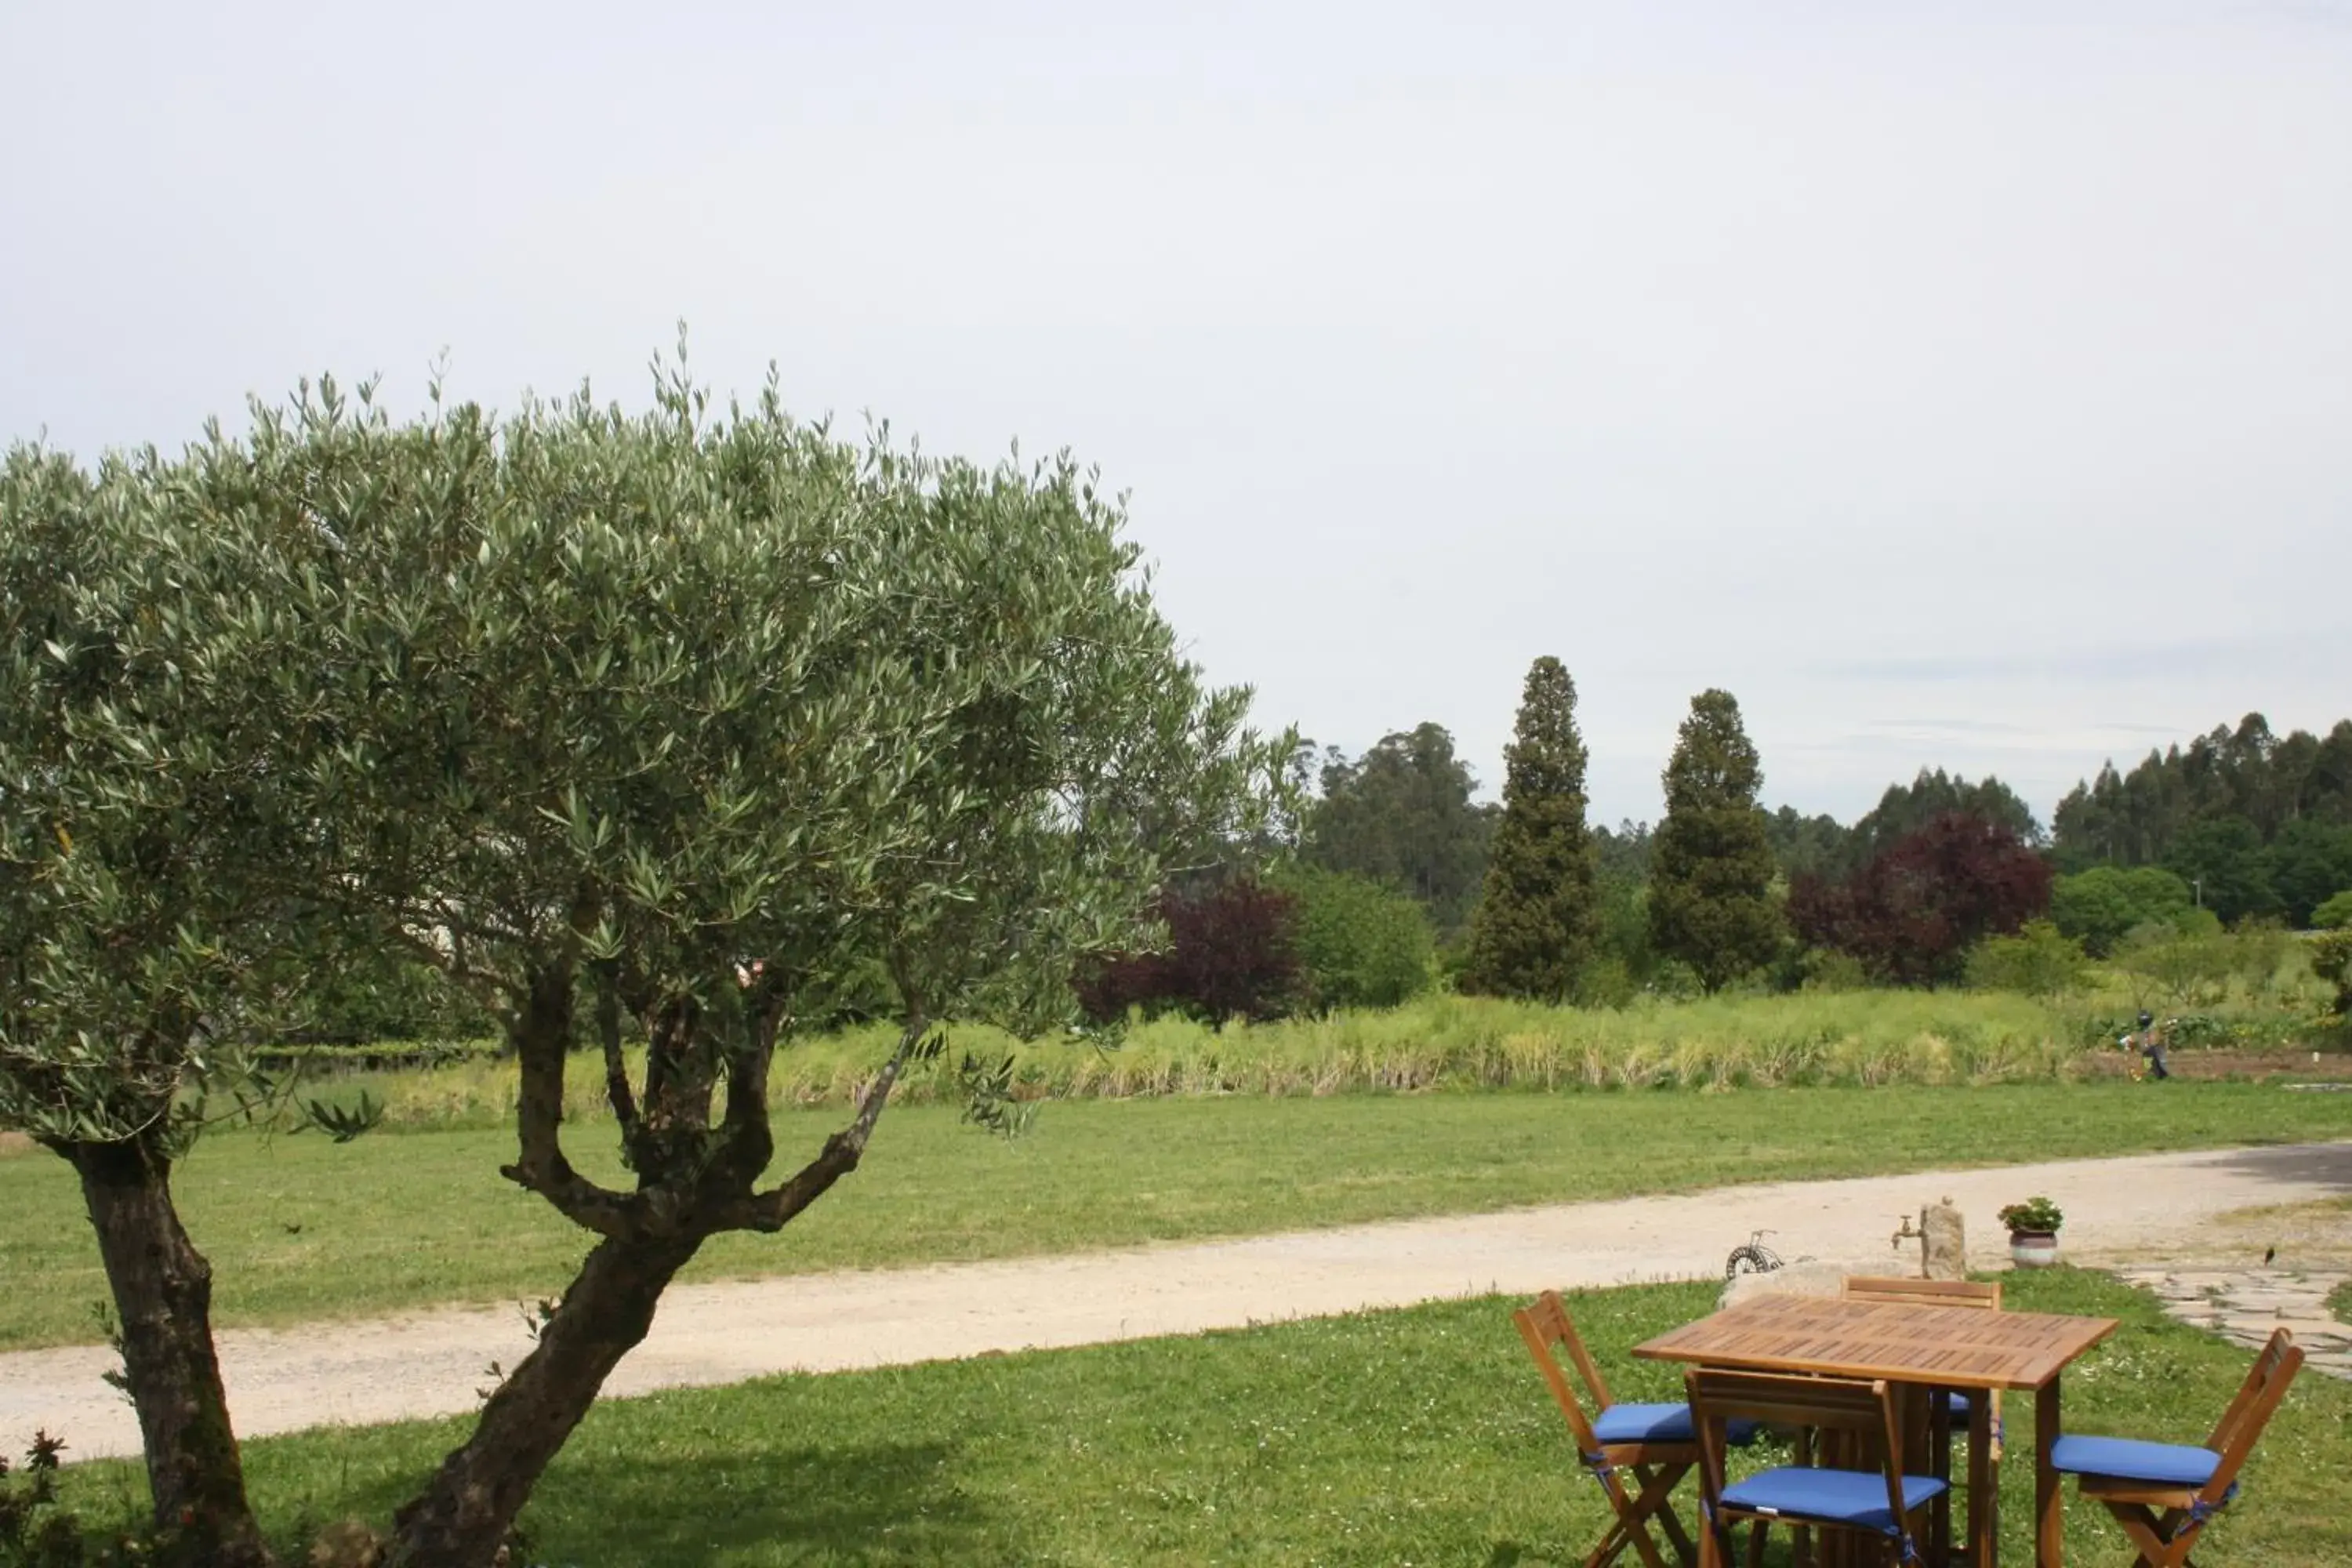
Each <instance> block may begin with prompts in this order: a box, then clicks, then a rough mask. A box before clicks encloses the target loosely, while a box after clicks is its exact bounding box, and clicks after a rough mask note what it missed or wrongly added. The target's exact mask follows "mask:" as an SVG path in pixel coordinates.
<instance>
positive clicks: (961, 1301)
mask: <svg viewBox="0 0 2352 1568" xmlns="http://www.w3.org/2000/svg"><path fill="white" fill-rule="evenodd" d="M2035 1193H2046V1194H2049V1195H2050V1196H2052V1197H2053V1198H2055V1199H2056V1200H2057V1201H2058V1204H2059V1205H2060V1206H2061V1207H2062V1208H2063V1209H2064V1210H2065V1212H2066V1215H2067V1221H2066V1231H2065V1244H2066V1247H2067V1250H2068V1254H2069V1256H2070V1257H2072V1258H2077V1259H2081V1260H2085V1261H2128V1260H2131V1259H2134V1258H2146V1257H2147V1256H2149V1255H2151V1254H2156V1253H2161V1252H2164V1251H2166V1250H2167V1249H2168V1248H2169V1247H2172V1246H2173V1245H2174V1244H2176V1243H2177V1242H2178V1241H2179V1237H2181V1236H2182V1235H2183V1233H2184V1232H2185V1231H2187V1230H2189V1229H2191V1228H2194V1227H2197V1226H2202V1225H2204V1224H2205V1223H2206V1222H2208V1221H2210V1220H2213V1219H2215V1218H2217V1217H2218V1216H2220V1215H2223V1214H2227V1213H2230V1212H2231V1211H2235V1210H2241V1209H2245V1208H2250V1207H2254V1206H2257V1205H2290V1204H2308V1203H2312V1202H2315V1201H2316V1200H2320V1199H2326V1198H2336V1197H2342V1196H2345V1195H2347V1194H2352V1142H2340V1143H2324V1144H2306V1145H2300V1146H2289V1147H2282V1148H2269V1149H2247V1150H2221V1151H2211V1150H2207V1151H2200V1152H2195V1153H2182V1154H2158V1155H2147V1156H2138V1157H2134V1158H2129V1159H2120V1160H2079V1161H2068V1162H2063V1163H2052V1164H2039V1165H2021V1166H2010V1167H2005V1168H1997V1169H1990V1170H1974V1171H1953V1172H1927V1173H1917V1174H1913V1175H1907V1176H1875V1177H1866V1178H1862V1179H1858V1180H1849V1181H1834V1182H1780V1183H1773V1184H1768V1185H1759V1186H1744V1187H1728V1188H1721V1189H1717V1190H1715V1191H1711V1192H1705V1193H1697V1194H1685V1195H1681V1196H1673V1197H1648V1198H1632V1199H1626V1200H1622V1201H1618V1202H1612V1203H1595V1204H1570V1205H1557V1206H1552V1207H1546V1208H1528V1209H1517V1210H1512V1211H1509V1212H1507V1213H1503V1214H1489V1215H1459V1216H1451V1217H1444V1218H1437V1219H1422V1220H1410V1221H1402V1222H1397V1223H1391V1224H1383V1225H1368V1226H1349V1227H1346V1228H1343V1229H1333V1230H1321V1231H1306V1232H1298V1233H1295V1234H1289V1235H1281V1236H1263V1237H1249V1238H1245V1239H1241V1240H1233V1241H1213V1242H1200V1243H1186V1244H1181V1245H1167V1246H1158V1247H1134V1248H1127V1249H1122V1250H1119V1251H1114V1252H1098V1253H1086V1254H1080V1255H1076V1256H1066V1257H1049V1258H1013V1259H1009V1260H1005V1261H1002V1262H994V1263H973V1264H955V1265H948V1266H941V1267H936V1268H908V1269H891V1270H884V1271H876V1272H866V1273H841V1274H817V1275H802V1276H797V1277H793V1278H785V1279H762V1280H751V1281H743V1282H738V1283H721V1284H712V1285H694V1286H682V1287H679V1288H677V1289H672V1290H671V1291H670V1292H669V1294H668V1295H667V1297H666V1298H665V1299H664V1300H663V1303H662V1309H661V1315H660V1318H659V1320H658V1321H656V1323H655V1325H654V1331H653V1334H652V1337H651V1338H649V1339H648V1340H647V1341H646V1343H645V1344H643V1345H641V1346H640V1347H638V1349H637V1350H636V1352H635V1353H634V1354H632V1355H631V1356H630V1357H629V1358H628V1360H627V1361H625V1362H624V1363H622V1365H621V1367H620V1370H619V1371H618V1372H617V1373H615V1374H614V1377H613V1379H612V1381H611V1382H610V1383H609V1384H607V1385H606V1389H605V1392H606V1393H607V1394H643V1393H646V1392H648V1391H650V1390H653V1389H657V1388H667V1387H673V1386H677V1385H682V1384H723V1383H734V1382H738V1381H740V1380H741V1379H744V1378H749V1377H756V1376H759V1375H761V1374H762V1373H776V1372H786V1371H810V1372H831V1371H838V1370H842V1369H845V1368H852V1367H866V1366H878V1365H886V1364H890V1363H903V1362H914V1361H930V1360H941V1359H949V1358H954V1357H960V1356H970V1355H976V1354H980V1353H982V1352H992V1351H1013V1350H1023V1349H1031V1348H1044V1347H1050V1346H1059V1345H1079V1344H1091V1343H1097V1342H1103V1341H1108V1340H1121V1339H1137V1338H1142V1337H1146V1336H1150V1335H1155V1334H1177V1333H1192V1332H1196V1331H1201V1330H1204V1329H1219V1328H1239V1327H1244V1326H1246V1325H1248V1324H1251V1323H1260V1322H1266V1321H1274V1320H1279V1319H1285V1318H1296V1317H1313V1316H1318V1315H1323V1314H1328V1313H1336V1312H1346V1311H1352V1310H1358V1309H1361V1308H1371V1307H1398V1306H1406V1305H1410V1304H1411V1303H1413V1302H1416V1301H1426V1300H1435V1299H1438V1298H1444V1297H1459V1296H1464V1295H1472V1294H1482V1293H1485V1292H1488V1291H1496V1290H1500V1291H1508V1292H1511V1293H1514V1294H1518V1293H1527V1292H1532V1291H1535V1290H1537V1289H1542V1288H1543V1287H1546V1286H1571V1285H1616V1284H1628V1283H1634V1282H1639V1281H1644V1280H1657V1279H1692V1278H1713V1277H1716V1276H1717V1275H1719V1274H1720V1273H1721V1271H1722V1268H1723V1258H1724V1254H1725V1253H1726V1252H1727V1251H1728V1250H1729V1249H1730V1248H1731V1247H1734V1246H1736V1245H1738V1243H1740V1242H1742V1241H1744V1240H1746V1239H1747V1237H1748V1232H1749V1231H1751V1230H1757V1229H1769V1230H1771V1231H1773V1232H1774V1233H1775V1234H1774V1235H1773V1236H1771V1237H1769V1238H1768V1241H1769V1245H1771V1246H1772V1247H1776V1248H1777V1249H1778V1250H1779V1251H1780V1254H1781V1256H1782V1257H1784V1258H1789V1259H1790V1260H1792V1261H1793V1260H1794V1259H1797V1258H1802V1257H1811V1258H1820V1259H1823V1260H1830V1261H1837V1262H1848V1263H1853V1264H1855V1265H1857V1266H1861V1267H1864V1268H1876V1269H1879V1270H1882V1271H1894V1272H1900V1271H1903V1269H1904V1267H1905V1266H1906V1264H1907V1265H1908V1266H1909V1267H1912V1268H1916V1253H1909V1254H1906V1256H1903V1257H1898V1256H1897V1255H1896V1254H1895V1252H1894V1251H1893V1250H1892V1248H1891V1247H1890V1246H1889V1242H1888V1237H1890V1236H1891V1235H1892V1234H1893V1232H1894V1230H1895V1225H1896V1222H1897V1220H1898V1219H1899V1218H1900V1216H1902V1215H1906V1214H1916V1212H1917V1210H1918V1208H1919V1206H1920V1205H1922V1204H1923V1203H1927V1202H1930V1201H1933V1200H1935V1199H1937V1198H1943V1197H1949V1198H1951V1199H1952V1200H1954V1201H1955V1202H1956V1203H1958V1205H1960V1208H1961V1210H1962V1212H1963V1213H1964V1214H1965V1215H1966V1216H1967V1219H1968V1224H1969V1238H1970V1240H1971V1242H1972V1244H1973V1246H1974V1247H1975V1258H1974V1260H1975V1262H1976V1263H1977V1264H1978V1265H1979V1266H1983V1265H1986V1264H1990V1263H1993V1262H1996V1261H1998V1260H1999V1259H2000V1258H2001V1256H2002V1254H2003V1253H2004V1252H2005V1241H2004V1238H2003V1237H2002V1235H2001V1232H2000V1227H1999V1226H1998V1224H1997V1223H1996V1222H1995V1220H1994V1218H1993V1215H1994V1213H1995V1211H1996V1210H1997V1209H1999V1208H2000V1205H2002V1204H2005V1203H2008V1202H2011V1201H2013V1200H2015V1199H2018V1198H2021V1197H2025V1196H2029V1195H2031V1194H2035ZM2248 1261H2249V1262H2253V1261H2255V1259H2252V1258H2250V1259H2248ZM2281 1261H2282V1262H2286V1261H2289V1260H2288V1259H2284V1258H2282V1259H2281ZM220 1350H221V1360H222V1363H223V1366H224V1369H225V1373H226V1378H227V1383H228V1392H229V1403H230V1406H231V1409H232V1412H233V1414H234V1417H235V1420H236V1427H237V1430H238V1432H239V1433H240V1434H242V1435H244V1436H261V1435H264V1434H268V1433H272V1432H288V1431H294V1430H297V1429H299V1428H301V1427H306V1426H319V1425H322V1424H328V1423H355V1424H357V1423H373V1422H380V1421H392V1420H397V1419H400V1418H403V1417H407V1416H418V1415H448V1414H452V1413H457V1412H463V1411H467V1410H470V1409H472V1408H474V1406H475V1405H476V1404H477V1402H478V1394H477V1393H476V1391H477V1390H478V1389H480V1388H482V1387H484V1386H485V1385H486V1384H488V1382H489V1381H490V1379H489V1377H488V1372H487V1368H488V1365H489V1363H491V1362H493V1361H497V1362H500V1363H504V1364H506V1365H509V1366H511V1365H513V1364H514V1363H516V1362H517V1361H518V1360H520V1358H521V1357H522V1356H523V1355H525V1354H526V1353H528V1352H529V1350H530V1342H529V1338H528V1336H527V1335H526V1334H525V1332H524V1331H523V1326H522V1317H521V1314H520V1310H518V1309H517V1308H516V1307H515V1306H513V1305H510V1304H509V1305H506V1306H501V1307H496V1308H463V1309H450V1310H436V1311H432V1312H426V1313H419V1314H415V1315H412V1316H409V1317H405V1318H398V1319H393V1320H389V1321H376V1322H356V1323H343V1324H319V1325H306V1326H303V1327H299V1328H294V1329H287V1330H278V1331H272V1330H256V1329H243V1330H232V1331H227V1332H224V1333H223V1334H221V1336H220ZM112 1359H113V1358H112V1355H111V1353H110V1352H106V1351H103V1350H97V1349H90V1348H71V1349H65V1350H52V1351H28V1352H16V1353H13V1354H7V1355H0V1453H5V1452H11V1451H16V1450H21V1449H22V1448H23V1447H24V1445H25V1444H26V1441H28V1440H29V1438H30V1437H31V1435H32V1433H33V1430H34V1428H36V1427H37V1426H39V1427H47V1429H48V1430H50V1431H52V1432H55V1433H57V1434H58V1435H60V1436H63V1437H65V1438H66V1439H67V1441H68V1442H69V1443H70V1444H71V1445H72V1447H71V1448H70V1450H69V1453H70V1455H71V1457H73V1458H96V1457H99V1456H102V1455H109V1454H133V1453H136V1452H138V1449H139V1430H138V1425H137V1423H136V1421H135V1420H134V1419H133V1418H132V1415H131V1410H130V1408H129V1406H128V1405H127V1404H125V1403H124V1401H123V1400H122V1399H121V1396H120V1395H118V1394H115V1393H114V1391H113V1390H112V1389H110V1388H109V1387H108V1386H107V1385H106V1384H105V1383H104V1382H102V1381H101V1378H100V1374H101V1373H103V1372H105V1371H106V1370H107V1368H108V1367H109V1365H110V1364H111V1363H112Z"/></svg>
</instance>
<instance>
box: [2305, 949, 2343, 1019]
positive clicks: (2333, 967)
mask: <svg viewBox="0 0 2352 1568" xmlns="http://www.w3.org/2000/svg"><path fill="white" fill-rule="evenodd" d="M2311 972H2312V973H2314V974H2316V975H2317V976H2319V978H2321V979H2322V980H2325V981H2326V982H2327V983H2328V984H2330V985H2333V986H2335V987H2336V1014H2337V1016H2340V1017H2345V1018H2352V931H2323V932H2322V933H2320V934H2319V935H2318V936H2316V937H2314V938H2313V939H2312V942H2311Z"/></svg>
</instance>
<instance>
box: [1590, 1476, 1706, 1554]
mask: <svg viewBox="0 0 2352 1568" xmlns="http://www.w3.org/2000/svg"><path fill="white" fill-rule="evenodd" d="M1626 1468H1628V1469H1630V1470H1632V1471H1633V1477H1634V1479H1636V1480H1638V1481H1640V1482H1641V1483H1642V1489H1641V1491H1640V1492H1639V1493H1638V1494H1636V1495H1633V1496H1630V1497H1629V1496H1628V1495H1626V1490H1625V1484H1624V1483H1623V1482H1622V1481H1621V1480H1619V1479H1617V1477H1616V1475H1615V1474H1614V1472H1611V1473H1608V1474H1604V1475H1603V1476H1602V1477H1601V1489H1602V1490H1603V1491H1605V1492H1607V1493H1608V1494H1609V1504H1610V1506H1611V1507H1612V1508H1613V1509H1615V1510H1616V1511H1617V1518H1616V1521H1615V1522H1613V1523H1612V1524H1611V1526H1610V1527H1609V1532H1608V1533H1607V1534H1606V1535H1603V1536H1602V1537H1601V1544H1600V1545H1598V1546H1596V1547H1594V1548H1593V1549H1592V1554H1591V1556H1590V1557H1587V1558H1586V1559H1585V1560H1584V1568H1609V1565H1610V1564H1611V1563H1614V1562H1615V1561H1616V1560H1617V1558H1618V1557H1619V1556H1620V1555H1621V1554H1622V1552H1624V1550H1625V1548H1627V1547H1628V1546H1631V1547H1632V1548H1633V1551H1634V1552H1635V1553H1636V1554H1637V1555H1638V1556H1639V1557H1640V1558H1641V1559H1642V1563H1643V1568H1674V1565H1670V1564H1669V1563H1667V1562H1666V1560H1665V1558H1664V1557H1663V1556H1662V1555H1660V1554H1659V1552H1658V1544H1657V1542H1654V1541H1652V1540H1651V1539H1650V1530H1649V1521H1650V1520H1651V1519H1653V1518H1655V1517H1658V1516H1660V1515H1662V1514H1663V1515H1664V1517H1665V1518H1666V1519H1668V1520H1673V1510H1671V1509H1669V1508H1668V1507H1667V1505H1666V1499H1667V1496H1668V1494H1670V1493H1671V1492H1673V1490H1674V1489H1675V1483H1676V1482H1678V1481H1680V1480H1681V1479H1683V1476H1684V1475H1685V1473H1686V1472H1687V1471H1688V1470H1689V1469H1690V1467H1689V1466H1688V1465H1661V1466H1660V1467H1658V1468H1657V1469H1656V1470H1655V1471H1649V1470H1645V1469H1643V1468H1641V1467H1640V1466H1634V1465H1629V1466H1627V1467H1626ZM1681 1531H1682V1524H1681V1521H1678V1520H1675V1521H1674V1522H1673V1523H1672V1525H1671V1527H1670V1528H1669V1530H1668V1533H1669V1534H1670V1535H1672V1536H1677V1537H1679V1536H1680V1534H1681ZM1676 1550H1677V1552H1678V1553H1685V1554H1683V1555H1681V1556H1680V1559H1679V1561H1680V1563H1682V1564H1687V1563H1689V1562H1690V1558H1689V1556H1688V1555H1687V1554H1686V1547H1685V1544H1684V1543H1683V1542H1680V1541H1677V1542H1676Z"/></svg>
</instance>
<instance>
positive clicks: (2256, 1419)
mask: <svg viewBox="0 0 2352 1568" xmlns="http://www.w3.org/2000/svg"><path fill="white" fill-rule="evenodd" d="M2302 1366H2303V1349H2302V1347H2301V1346H2299V1345H2297V1344H2296V1343H2295V1342H2294V1335H2293V1334H2291V1333H2289V1332H2287V1331H2285V1330H2284V1329H2280V1330H2277V1331H2274V1332H2273V1333H2272V1335H2271V1338H2270V1342H2269V1343H2268V1344H2266V1345H2264V1346H2263V1353H2262V1354H2261V1355H2259V1356H2256V1357H2255V1358H2254V1364H2253V1366H2252V1369H2251V1370H2249V1371H2248V1372H2247V1373H2246V1381H2245V1382H2244V1383H2242V1384H2239V1385H2238V1396H2237V1397H2236V1398H2235V1399H2232V1400H2231V1401H2230V1408H2229V1409H2227V1410H2225V1411H2223V1412H2222V1413H2221V1421H2220V1422H2219V1423H2217V1424H2216V1425H2215V1426H2214V1427H2213V1435H2212V1436H2210V1437H2208V1438H2207V1439H2206V1440H2205V1446H2204V1447H2201V1448H2194V1447H2188V1446H2187V1445H2185V1444H2177V1443H2142V1442H2137V1441H2135V1440H2133V1439H2131V1438H2128V1437H2077V1436H2072V1435H2069V1436H2063V1437H2061V1438H2059V1439H2058V1441H2057V1443H2056V1444H2055V1445H2053V1450H2052V1454H2051V1462H2052V1464H2053V1465H2054V1466H2055V1467H2056V1468H2058V1469H2059V1470H2061V1471H2063V1472H2064V1473H2065V1474H2068V1475H2071V1476H2073V1477H2074V1479H2075V1484H2076V1485H2077V1487H2079V1488H2080V1489H2081V1491H2082V1494H2083V1495H2084V1497H2086V1498H2090V1499H2092V1500H2095V1501H2097V1502H2100V1503H2104V1504H2105V1505H2106V1510H2107V1511H2108V1512H2109V1513H2112V1514H2114V1515H2115V1516H2116V1523H2118V1524H2120V1525H2122V1526H2123V1531H2124V1533H2125V1534H2126V1535H2127V1536H2129V1537H2130V1538H2131V1543H2132V1544H2133V1545H2134V1546H2136V1547H2137V1548H2138V1549H2139V1561H2138V1568H2188V1565H2189V1548H2190V1547H2191V1546H2194V1545H2195V1544H2196V1543H2197V1538H2198V1537H2199V1536H2200V1535H2201V1534H2203V1533H2204V1530H2205V1526H2206V1524H2207V1523H2208V1522H2209V1521H2210V1520H2211V1519H2212V1517H2213V1516H2214V1515H2215V1514H2217V1513H2219V1512H2221V1510H2222V1509H2224V1508H2226V1507H2227V1506H2229V1503H2230V1500H2231V1499H2232V1498H2234V1497H2236V1496H2237V1495H2238V1471H2239V1470H2240V1469H2241V1468H2243V1467H2244V1465H2245V1462H2246V1456H2247V1455H2249V1454H2251V1453H2252V1452H2253V1447H2254V1440H2255V1439H2256V1438H2258V1437H2260V1436H2262V1435H2263V1427H2265V1426H2269V1425H2270V1420H2271V1415H2272V1413H2273V1412H2274V1411H2276V1410H2277V1409H2278V1407H2279V1402H2280V1401H2281V1400H2283V1399H2284V1398H2285V1397H2286V1391H2287V1385H2288V1384H2292V1383H2293V1382H2294V1374H2295V1373H2296V1372H2298V1371H2300V1370H2301V1369H2302ZM2159 1510H2161V1511H2159Z"/></svg>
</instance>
